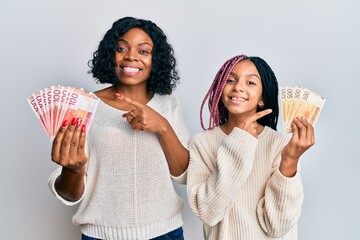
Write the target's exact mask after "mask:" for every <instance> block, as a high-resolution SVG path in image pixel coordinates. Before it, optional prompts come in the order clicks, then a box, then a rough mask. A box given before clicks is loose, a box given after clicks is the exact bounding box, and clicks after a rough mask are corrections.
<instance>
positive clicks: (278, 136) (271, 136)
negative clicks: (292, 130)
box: [261, 127, 291, 145]
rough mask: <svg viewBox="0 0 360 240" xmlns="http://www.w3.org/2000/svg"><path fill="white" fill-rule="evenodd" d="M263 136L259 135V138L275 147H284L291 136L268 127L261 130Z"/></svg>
mask: <svg viewBox="0 0 360 240" xmlns="http://www.w3.org/2000/svg"><path fill="white" fill-rule="evenodd" d="M263 131H264V132H263V134H261V138H262V139H264V140H266V141H268V142H272V143H274V144H275V145H276V144H278V145H284V144H286V143H287V142H288V141H289V140H290V138H291V134H284V133H281V132H278V131H276V130H274V129H272V128H270V127H265V128H264V130H263Z"/></svg>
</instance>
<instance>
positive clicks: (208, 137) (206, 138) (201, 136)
mask: <svg viewBox="0 0 360 240" xmlns="http://www.w3.org/2000/svg"><path fill="white" fill-rule="evenodd" d="M225 137H226V134H225V133H224V132H223V131H222V130H221V129H220V127H219V126H217V127H215V128H213V129H207V130H203V131H201V132H197V133H195V134H194V135H193V136H192V137H191V139H190V141H191V142H198V143H199V142H218V141H221V140H222V139H223V138H225Z"/></svg>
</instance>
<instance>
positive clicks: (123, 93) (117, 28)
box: [49, 17, 189, 240]
mask: <svg viewBox="0 0 360 240" xmlns="http://www.w3.org/2000/svg"><path fill="white" fill-rule="evenodd" d="M90 63H91V64H90V67H91V73H92V74H93V76H94V77H95V78H96V79H97V80H98V81H99V82H100V83H105V84H111V86H110V87H108V88H105V89H102V90H100V91H98V92H95V94H96V95H97V97H99V98H100V100H101V101H100V103H99V106H98V108H97V111H96V114H95V116H94V119H93V122H92V125H91V128H90V129H89V132H88V134H87V135H86V134H85V132H86V130H85V128H84V127H83V126H82V125H81V119H75V118H74V119H73V120H72V122H71V123H68V122H64V123H63V125H62V127H61V129H60V130H59V132H58V134H57V135H56V137H55V139H54V142H53V146H52V160H53V161H54V162H55V163H57V164H59V165H60V167H59V169H57V170H56V171H54V172H53V173H52V175H51V176H50V177H49V186H50V187H51V189H52V191H53V192H54V194H55V195H56V196H57V198H59V199H60V200H61V201H62V202H64V203H65V204H66V205H74V204H77V203H80V205H79V207H78V210H77V212H76V213H75V215H74V216H73V222H74V224H76V225H80V229H81V232H82V234H83V235H82V239H83V240H85V239H89V240H90V239H92V240H94V239H107V240H111V239H112V240H115V239H116V240H121V239H127V240H131V239H134V240H135V239H157V240H161V239H173V240H175V239H176V240H181V239H183V230H182V227H181V226H182V224H183V222H182V217H181V212H182V208H183V200H182V199H181V198H180V197H179V196H178V195H177V193H176V192H175V189H174V186H173V183H172V181H171V179H173V180H175V181H177V182H179V183H185V180H186V179H185V178H186V177H185V173H184V172H185V170H186V169H187V166H188V160H189V154H188V150H187V141H188V131H187V129H186V127H185V125H184V121H183V116H182V113H181V108H180V106H179V102H178V101H177V99H176V98H175V97H173V96H172V95H170V94H171V93H172V90H173V89H174V88H175V86H176V84H177V82H178V80H179V77H178V72H177V70H176V68H175V66H176V61H175V58H174V55H173V49H172V46H171V45H170V44H169V43H168V42H167V38H166V36H165V34H164V33H163V31H162V30H161V29H160V28H159V27H158V26H157V25H155V24H154V23H153V22H151V21H148V20H143V19H135V18H132V17H125V18H122V19H119V20H118V21H116V22H114V23H113V25H112V27H111V29H109V30H108V31H107V33H106V34H105V36H104V38H103V40H102V41H101V42H100V44H99V47H98V50H97V51H96V52H95V53H94V58H93V59H92V60H91V61H90Z"/></svg>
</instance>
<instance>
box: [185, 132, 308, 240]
mask: <svg viewBox="0 0 360 240" xmlns="http://www.w3.org/2000/svg"><path fill="white" fill-rule="evenodd" d="M288 140H289V139H288V137H287V136H285V135H283V134H281V133H278V132H276V131H274V130H272V129H271V128H268V127H265V128H264V130H263V131H262V132H261V133H260V135H259V136H258V139H256V138H255V137H253V136H252V135H250V134H249V133H247V132H245V131H243V130H241V129H239V128H234V129H233V131H232V132H231V133H230V134H229V135H226V134H225V133H224V132H223V131H222V130H221V129H220V128H219V127H216V128H214V129H212V130H207V131H204V132H202V133H198V134H196V135H194V136H193V137H192V138H191V140H190V143H189V150H190V165H189V167H188V171H187V191H188V197H189V204H190V207H191V208H192V210H193V211H194V213H195V214H196V215H197V216H198V217H199V218H200V219H201V220H202V221H203V222H204V236H205V239H207V240H242V239H245V240H261V239H297V221H298V218H299V216H300V211H301V205H302V201H303V188H302V184H301V179H300V175H299V172H298V173H297V174H296V176H294V177H292V178H287V177H284V176H283V175H282V174H281V173H280V171H279V169H278V168H279V163H280V158H281V156H280V155H281V150H282V149H283V147H284V146H285V145H286V144H287V142H288Z"/></svg>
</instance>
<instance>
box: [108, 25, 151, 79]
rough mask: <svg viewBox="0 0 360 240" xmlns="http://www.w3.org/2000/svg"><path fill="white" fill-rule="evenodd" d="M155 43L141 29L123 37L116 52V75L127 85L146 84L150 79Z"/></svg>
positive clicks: (134, 29)
mask: <svg viewBox="0 0 360 240" xmlns="http://www.w3.org/2000/svg"><path fill="white" fill-rule="evenodd" d="M153 47H154V43H153V41H152V40H151V38H150V36H149V35H148V34H147V33H146V32H144V31H143V30H141V29H140V28H132V29H130V30H129V31H127V32H126V33H125V34H123V35H121V36H120V37H119V40H118V49H117V51H116V52H115V58H114V61H115V73H116V76H117V78H118V80H119V81H120V82H121V83H122V84H125V85H139V84H144V85H145V86H146V81H147V80H148V79H149V77H150V73H151V67H152V50H153Z"/></svg>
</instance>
